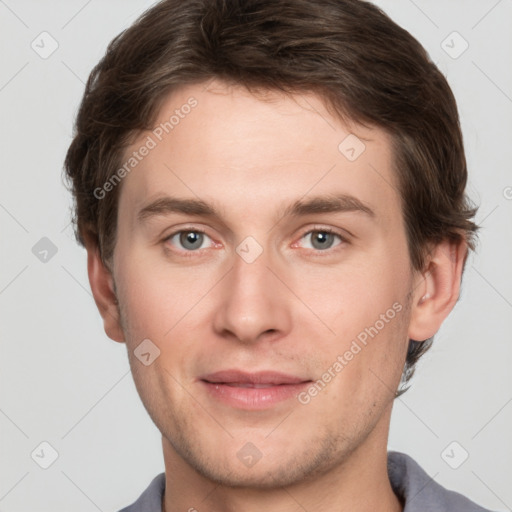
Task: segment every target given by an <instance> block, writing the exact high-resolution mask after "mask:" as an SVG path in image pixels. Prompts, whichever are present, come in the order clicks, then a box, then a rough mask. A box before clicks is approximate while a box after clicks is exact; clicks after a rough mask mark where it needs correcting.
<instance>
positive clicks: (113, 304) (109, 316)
mask: <svg viewBox="0 0 512 512" xmlns="http://www.w3.org/2000/svg"><path fill="white" fill-rule="evenodd" d="M86 249H87V273H88V274H89V283H90V285H91V290H92V294H93V296H94V301H95V302H96V306H97V307H98V310H99V312H100V315H101V316H102V318H103V328H104V329H105V333H106V334H107V336H108V337H109V338H111V339H112V340H114V341H118V342H120V343H124V341H125V339H124V333H123V329H122V327H121V315H120V312H119V304H118V302H117V297H116V294H115V291H114V279H113V277H112V273H111V272H110V270H109V269H107V268H106V267H105V265H104V263H103V261H102V260H101V256H100V251H99V249H98V246H97V245H96V244H88V245H87V247H86Z"/></svg>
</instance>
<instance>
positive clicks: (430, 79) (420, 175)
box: [65, 0, 478, 383]
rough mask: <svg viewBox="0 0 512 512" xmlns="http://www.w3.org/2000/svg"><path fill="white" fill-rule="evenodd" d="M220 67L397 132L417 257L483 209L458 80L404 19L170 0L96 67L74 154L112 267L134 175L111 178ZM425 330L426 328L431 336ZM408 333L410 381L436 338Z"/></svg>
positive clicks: (84, 201)
mask: <svg viewBox="0 0 512 512" xmlns="http://www.w3.org/2000/svg"><path fill="white" fill-rule="evenodd" d="M212 78H218V79H221V80H223V81H225V82H226V83H232V84H239V85H242V86H245V87H246V88H248V89H249V90H251V91H256V90H280V91H284V92H286V93H290V94H293V93H301V92H302V93H304V92H313V93H316V94H318V95H319V96H320V97H321V98H322V99H323V100H324V102H325V104H326V106H327V107H328V108H330V109H332V110H333V111H334V113H335V114H337V115H338V116H339V117H340V118H342V119H348V120H352V121H355V122H359V123H362V124H367V125H374V126H377V127H380V128H382V129H384V130H385V131H386V132H387V133H389V134H390V135H391V140H392V141H393V149H394V159H395V162H394V163H395V165H394V167H395V169H396V173H397V180H398V184H399V192H400V197H401V200H402V211H403V215H404V219H405V223H406V234H407V241H408V248H409V254H410V260H411V264H412V267H413V268H414V269H417V270H421V269H423V266H424V263H425V257H426V254H427V251H428V247H429V246H430V245H431V244H436V243H438V242H440V241H442V240H446V239H449V240H451V241H455V242H459V241H461V240H463V239H465V240H466V242H467V244H468V246H469V248H470V249H474V238H475V233H476V230H477V229H478V227H477V226H476V224H474V223H473V222H472V221H471V219H472V218H473V217H474V215H475V213H476V208H474V207H473V206H472V205H471V204H470V202H469V201H468V199H467V197H466V195H465V192H464V191H465V187H466V180H467V169H466V160H465V154H464V148H463V141H462V133H461V129H460V125H459V117H458V112H457V106H456V102H455V99H454V97H453V94H452V91H451V89H450V87H449V85H448V83H447V81H446V79H445V78H444V77H443V75H442V74H441V73H440V71H439V70H438V69H437V67H436V66H435V65H434V64H433V63H432V61H431V60H430V58H429V56H428V55H427V53H426V52H425V50H424V49H423V47H422V46H421V45H420V43H419V42H418V41H417V40H416V39H415V38H414V37H412V36H411V35H410V34H409V33H408V32H407V31H406V30H404V29H402V28H401V27H399V26H398V25H397V24H396V23H394V22H393V21H392V20H391V19H390V18H389V17H388V16H387V15H386V14H385V13H383V12H382V11H381V10H380V9H379V8H377V7H376V6H375V5H373V4H371V3H368V2H366V1H362V0H272V1H269V0H187V1H186V2H184V1H181V0H163V1H161V2H159V3H158V4H156V5H155V6H153V7H152V8H150V9H149V10H148V11H146V12H145V13H144V14H143V15H142V16H141V17H140V18H139V19H138V20H137V21H136V22H135V23H134V24H133V25H132V26H131V27H129V28H128V29H127V30H125V31H124V32H122V33H121V34H119V35H118V36H117V37H116V38H115V39H114V40H113V41H112V42H111V43H110V45H109V47H108V49H107V51H106V54H105V56H104V57H103V58H102V59H101V61H100V62H99V63H98V64H97V65H96V66H95V67H94V69H93V70H92V72H91V74H90V76H89V79H88V81H87V85H86V88H85V93H84V96H83V99H82V102H81V105H80V109H79V112H78V115H77V118H76V126H75V133H74V139H73V141H72V143H71V145H70V147H69V150H68V152H67V155H66V159H65V172H66V177H67V178H68V180H69V183H70V185H71V190H72V193H73V195H74V199H75V207H74V218H73V221H74V223H75V233H76V237H77V240H78V241H79V243H81V244H82V245H86V244H93V245H95V246H97V248H98V250H99V252H100V255H101V257H102V260H103V262H104V263H105V265H106V266H107V267H110V264H111V259H112V255H113V252H114V246H115V239H116V218H117V206H118V198H119V193H120V190H121V185H122V183H121V184H120V185H119V186H117V187H114V188H113V189H112V190H111V191H110V192H109V193H108V194H107V195H106V196H105V197H104V198H102V199H98V197H97V194H95V190H97V189H98V187H102V186H103V184H104V183H106V182H107V181H108V180H109V179H111V177H112V176H113V175H114V174H115V172H116V171H117V170H118V168H119V166H120V165H121V161H122V157H123V150H124V148H125V147H126V145H127V144H129V143H130V142H131V141H133V140H134V137H135V136H136V135H137V134H138V133H140V131H141V130H148V129H151V128H152V123H153V122H154V120H155V118H156V116H157V114H158V110H159V106H160V105H161V104H162V102H163V100H164V99H165V97H167V95H168V94H169V93H170V92H172V91H174V90H176V89H177V88H180V87H183V86H186V85H190V84H194V83H202V82H206V81H208V80H210V79H212ZM419 341H421V340H419ZM431 343H432V338H430V339H429V340H426V341H423V342H422V343H419V342H416V341H414V340H411V341H410V345H409V351H408V354H407V360H406V365H405V368H404V372H403V378H402V382H403V383H405V382H407V381H408V380H409V378H410V377H411V376H412V373H413V371H414V365H415V363H416V361H417V360H418V358H419V357H420V356H421V355H422V354H423V353H424V352H425V351H426V350H427V349H428V348H429V347H430V345H431Z"/></svg>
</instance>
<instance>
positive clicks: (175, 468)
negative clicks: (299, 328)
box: [162, 427, 403, 512]
mask: <svg viewBox="0 0 512 512" xmlns="http://www.w3.org/2000/svg"><path fill="white" fill-rule="evenodd" d="M388 428H389V427H386V432H376V431H373V432H372V433H371V434H370V436H369V437H368V438H367V439H366V441H365V442H364V443H363V445H361V446H359V447H358V448H357V449H355V450H354V451H353V452H351V453H350V454H348V455H347V456H346V457H345V458H344V459H343V460H342V461H341V462H339V463H338V464H336V465H335V466H334V467H332V468H330V469H329V470H328V471H325V472H324V473H322V474H317V475H313V476H311V478H308V479H307V480H304V481H301V482H298V483H296V484H294V485H289V486H286V487H276V488H271V487H268V486H267V487H265V488H257V487H233V486H226V485H223V484H222V483H216V482H213V481H211V480H210V479H208V478H206V477H205V476H204V475H202V474H201V473H200V472H198V471H196V470H195V469H194V468H192V467H191V466H190V465H189V464H188V463H187V462H186V461H185V460H184V459H183V458H182V457H181V456H180V455H179V454H178V453H176V451H175V450H174V449H173V447H172V445H171V444H170V443H169V442H168V441H167V440H166V439H165V438H163V448H164V460H165V469H166V491H165V496H164V501H165V503H163V504H162V510H163V511H164V512H178V511H183V510H187V511H190V512H196V511H201V510H208V511H209V512H221V511H222V512H232V511H233V512H235V511H238V510H240V509H242V510H244V511H245V512H257V511H261V510H265V512H278V511H279V512H292V511H296V510H297V507H300V508H302V509H305V510H308V512H320V511H322V512H330V511H332V512H334V511H336V512H349V511H350V512H363V511H368V510H379V511H381V512H402V511H403V504H402V502H401V501H400V499H399V498H398V497H397V496H396V495H395V493H394V492H393V489H392V487H391V484H390V482H389V478H388V473H387V450H386V443H387V429H388ZM377 429H378V427H377ZM377 429H376V430H377ZM383 434H384V436H383ZM383 437H384V438H385V441H386V443H384V445H383V446H382V444H383V443H382V442H379V443H376V442H374V441H382V439H383Z"/></svg>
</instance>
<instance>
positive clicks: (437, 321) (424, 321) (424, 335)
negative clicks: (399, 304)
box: [409, 240, 467, 341]
mask: <svg viewBox="0 0 512 512" xmlns="http://www.w3.org/2000/svg"><path fill="white" fill-rule="evenodd" d="M466 256H467V244H466V242H465V240H461V241H460V242H459V243H456V242H450V241H443V242H441V243H440V244H438V245H436V246H435V247H434V249H433V251H432V252H431V254H430V256H429V258H428V262H427V267H426V269H425V271H424V272H423V273H422V274H421V276H420V277H419V279H418V280H417V281H416V284H415V289H414V290H413V301H412V308H411V322H410V324H409V338H410V339H413V340H416V341H424V340H427V339H429V338H431V337H432V336H434V334H436V332H437V331H438V330H439V329H440V327H441V324H442V323H443V321H444V320H445V318H446V317H447V316H448V315H449V313H450V312H451V311H452V309H453V307H454V306H455V304H456V303H457V300H458V298H459V292H460V283H461V279H462V271H463V268H464V262H465V259H466Z"/></svg>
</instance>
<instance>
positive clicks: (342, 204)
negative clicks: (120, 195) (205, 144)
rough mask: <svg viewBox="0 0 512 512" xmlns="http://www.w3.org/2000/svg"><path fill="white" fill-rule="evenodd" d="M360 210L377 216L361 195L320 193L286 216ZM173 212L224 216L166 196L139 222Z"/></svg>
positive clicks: (203, 205) (199, 204) (197, 203)
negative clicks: (322, 194) (360, 197)
mask: <svg viewBox="0 0 512 512" xmlns="http://www.w3.org/2000/svg"><path fill="white" fill-rule="evenodd" d="M339 212H359V213H363V214H365V215H367V216H369V217H372V218H373V217H375V212H374V211H373V210H372V209H371V208H370V207H369V206H368V205H366V204H364V203H363V202H362V201H360V200H359V199H357V197H354V196H351V195H347V194H336V195H326V196H317V197H313V198H311V199H308V200H306V201H304V200H298V201H295V203H293V204H291V205H289V206H288V207H286V209H285V210H284V213H283V215H282V217H287V216H291V217H300V216H305V215H310V214H315V213H339ZM171 213H181V214H184V215H194V216H203V217H220V214H219V213H218V212H217V210H216V209H215V208H214V207H213V206H212V205H211V204H209V203H206V202H204V201H202V200H201V199H181V198H177V197H171V196H164V197H160V198H158V199H155V200H154V201H152V202H151V203H149V204H148V205H146V206H144V207H143V208H142V209H141V210H140V211H139V213H138V214H137V219H138V221H139V222H141V223H142V222H146V221H147V220H149V219H151V218H153V217H157V216H164V215H168V214H171Z"/></svg>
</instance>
